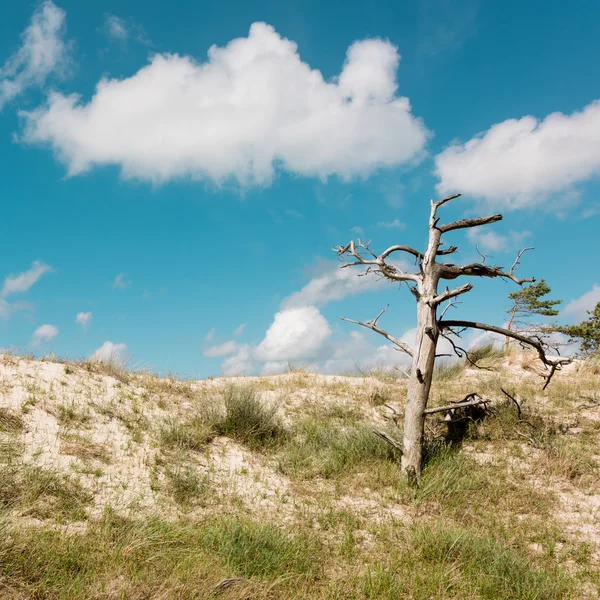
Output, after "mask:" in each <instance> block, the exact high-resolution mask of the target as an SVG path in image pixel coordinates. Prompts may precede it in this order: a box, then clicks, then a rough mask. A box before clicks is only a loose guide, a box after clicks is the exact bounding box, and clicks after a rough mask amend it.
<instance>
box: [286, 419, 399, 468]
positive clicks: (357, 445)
mask: <svg viewBox="0 0 600 600" xmlns="http://www.w3.org/2000/svg"><path fill="white" fill-rule="evenodd" d="M395 435H397V433H395ZM398 458H399V456H398V453H397V452H396V451H395V450H394V449H393V448H392V447H391V446H390V445H389V444H387V443H386V442H384V441H383V440H382V439H381V438H379V437H377V436H376V435H375V434H374V433H373V430H372V428H371V427H369V426H368V425H366V424H357V425H352V426H341V425H340V424H339V423H335V422H334V423H332V422H327V421H325V422H324V421H320V420H316V419H306V420H304V421H302V422H301V423H299V424H298V425H297V426H296V427H295V428H294V430H293V431H292V433H291V436H290V440H289V441H288V443H286V444H285V446H284V447H283V449H282V451H281V452H280V453H279V455H278V457H277V459H278V466H279V469H280V470H281V472H282V473H284V474H286V475H288V476H290V477H295V478H299V479H310V478H313V477H325V478H332V477H336V476H339V475H342V474H351V473H352V472H354V471H355V470H356V469H359V468H366V466H367V465H369V464H371V465H372V464H373V463H376V462H396V461H397V460H398Z"/></svg>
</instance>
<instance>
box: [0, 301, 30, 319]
mask: <svg viewBox="0 0 600 600" xmlns="http://www.w3.org/2000/svg"><path fill="white" fill-rule="evenodd" d="M32 308H33V307H32V306H31V303H30V302H25V301H21V302H7V301H6V300H4V298H0V319H8V317H10V316H11V315H12V314H14V313H17V312H20V311H22V310H31V309H32Z"/></svg>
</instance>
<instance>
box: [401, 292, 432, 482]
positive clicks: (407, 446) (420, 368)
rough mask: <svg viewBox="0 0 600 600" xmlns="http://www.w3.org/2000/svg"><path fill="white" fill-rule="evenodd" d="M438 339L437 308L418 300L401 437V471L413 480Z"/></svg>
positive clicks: (420, 453) (417, 469)
mask: <svg viewBox="0 0 600 600" xmlns="http://www.w3.org/2000/svg"><path fill="white" fill-rule="evenodd" d="M437 339H438V329H437V323H436V307H435V306H433V307H432V306H429V305H428V304H426V303H425V302H423V301H421V300H420V301H419V303H418V305H417V339H416V344H415V349H414V352H415V355H414V357H413V365H412V369H411V374H410V381H409V384H408V395H407V398H406V411H405V414H404V438H403V440H402V471H403V472H404V473H405V474H406V476H407V477H408V478H409V480H414V479H415V478H416V477H417V476H418V475H419V473H420V472H421V464H422V458H423V435H424V430H425V408H426V407H427V400H428V399H429V390H430V389H431V382H432V379H433V367H434V363H435V348H436V344H437Z"/></svg>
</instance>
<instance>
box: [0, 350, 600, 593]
mask: <svg viewBox="0 0 600 600" xmlns="http://www.w3.org/2000/svg"><path fill="white" fill-rule="evenodd" d="M492 350H493V349H492ZM492 350H490V349H489V348H483V349H478V350H477V353H476V354H477V357H476V358H477V361H476V362H477V364H479V365H480V366H484V367H485V368H484V369H482V370H476V369H474V368H472V366H470V365H468V364H465V363H464V362H460V363H453V364H450V365H447V366H442V367H439V368H438V369H437V371H436V378H435V381H434V386H433V390H432V397H431V404H432V405H443V404H445V403H448V402H449V401H452V400H457V399H460V398H463V397H464V396H465V395H466V394H467V393H470V392H475V391H477V392H479V393H481V394H482V395H483V396H485V397H486V398H490V399H491V400H492V406H491V408H490V411H489V414H488V416H487V418H486V419H484V420H483V421H482V422H479V423H471V424H470V425H469V427H468V428H467V431H466V436H465V438H464V439H463V440H462V442H461V443H454V444H452V445H449V444H447V443H446V442H445V439H444V433H445V426H444V424H443V421H442V420H441V419H442V415H438V416H437V417H434V418H431V419H429V420H428V425H427V446H426V456H425V466H424V470H423V473H422V476H421V478H420V481H419V483H418V485H417V486H416V487H410V486H408V485H407V484H406V483H405V482H404V481H403V480H402V479H401V477H400V473H399V456H398V453H397V451H395V450H394V449H393V448H392V447H391V446H390V445H388V444H386V443H385V442H384V441H383V440H382V439H381V438H379V437H378V436H376V435H375V434H374V433H373V428H377V429H380V430H386V431H387V432H388V433H389V434H390V435H392V436H393V437H396V438H397V439H401V431H400V430H399V429H398V427H397V426H396V425H395V424H394V423H393V420H394V419H395V420H397V421H398V422H400V423H401V418H402V413H403V400H404V397H405V390H406V380H405V379H402V378H399V377H392V376H388V375H386V374H382V373H371V374H363V375H362V376H361V377H348V378H344V377H337V378H334V377H330V378H327V377H323V376H316V375H311V374H310V373H308V372H306V371H298V370H293V371H291V372H290V373H287V374H284V375H282V376H278V377H271V378H249V379H248V380H242V381H240V380H236V381H233V382H232V381H230V380H220V379H215V380H210V381H208V380H207V381H204V382H180V381H177V380H176V379H174V378H168V379H159V378H156V377H153V376H151V375H149V374H147V373H135V372H129V371H127V370H126V369H123V368H121V367H118V366H116V365H113V366H109V367H105V366H102V365H99V364H95V363H91V364H90V363H67V362H64V363H61V364H57V363H52V362H51V361H45V362H43V363H42V362H36V361H33V360H29V359H20V358H19V357H3V358H2V357H0V376H2V379H0V386H3V387H1V388H0V389H2V390H3V393H2V394H0V597H1V598H7V599H10V598H15V599H19V600H20V599H26V598H40V599H41V598H51V599H61V600H63V599H64V600H66V599H73V600H75V599H79V598H91V599H98V600H100V599H103V600H104V599H108V600H113V599H114V600H117V599H122V598H132V599H142V598H157V599H159V598H160V599H166V598H178V599H179V598H181V599H204V598H207V599H208V598H219V599H226V600H242V599H248V600H249V599H265V600H266V599H281V600H283V599H286V600H287V599H289V600H300V599H306V598H315V599H317V600H319V599H321V600H342V599H344V600H345V599H349V600H359V599H370V600H388V599H389V600H391V599H394V600H396V599H406V600H430V599H432V598H435V599H442V600H450V599H461V600H463V599H466V600H492V599H507V600H508V599H517V600H560V599H572V600H579V599H581V600H588V599H589V600H591V599H592V598H597V597H598V594H599V593H600V575H599V573H600V524H599V517H600V515H599V513H598V510H599V508H600V495H599V494H598V489H599V483H600V477H599V463H600V455H599V451H598V448H599V447H600V408H598V407H596V406H595V405H594V402H593V401H590V400H589V399H590V398H591V399H592V400H595V401H600V398H599V397H598V389H600V372H599V370H598V369H597V368H596V366H595V364H593V363H590V364H586V363H582V364H577V365H574V366H573V367H572V368H571V369H570V370H569V371H567V372H565V373H561V374H558V375H557V376H556V379H555V381H553V383H552V384H551V386H550V387H549V388H548V389H547V390H545V391H544V392H542V391H541V385H540V382H539V379H537V377H536V375H535V372H534V371H533V370H532V371H530V370H529V369H526V368H525V366H523V365H524V364H525V362H526V359H525V358H520V357H517V359H515V357H514V356H510V357H505V356H504V355H500V354H497V353H495V351H492ZM511 361H512V362H511ZM527 361H529V362H531V359H529V358H527ZM529 362H528V363H527V364H529ZM507 364H512V365H513V366H512V367H511V368H512V370H511V368H507V366H506V365H507ZM534 367H535V365H534ZM488 368H489V369H494V370H487V369H488ZM536 368H537V367H536ZM8 381H10V385H7V384H6V382H8ZM501 388H503V389H504V390H506V391H507V392H508V393H509V394H510V395H511V396H512V397H513V398H514V399H515V402H513V400H511V399H510V398H509V397H508V396H506V395H505V394H504V393H502V392H501ZM32 397H35V402H32V401H31V398H32ZM517 404H518V406H517ZM387 405H390V406H393V407H394V409H395V411H396V413H395V414H393V413H391V411H390V409H389V408H388V406H387ZM390 416H392V417H393V419H392V420H385V418H386V417H390Z"/></svg>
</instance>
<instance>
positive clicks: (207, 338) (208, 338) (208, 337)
mask: <svg viewBox="0 0 600 600" xmlns="http://www.w3.org/2000/svg"><path fill="white" fill-rule="evenodd" d="M215 331H216V330H215V328H214V327H213V328H212V329H211V330H210V331H209V332H208V333H207V334H206V335H205V336H204V341H205V342H210V341H211V340H212V339H213V338H214V337H215Z"/></svg>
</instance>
